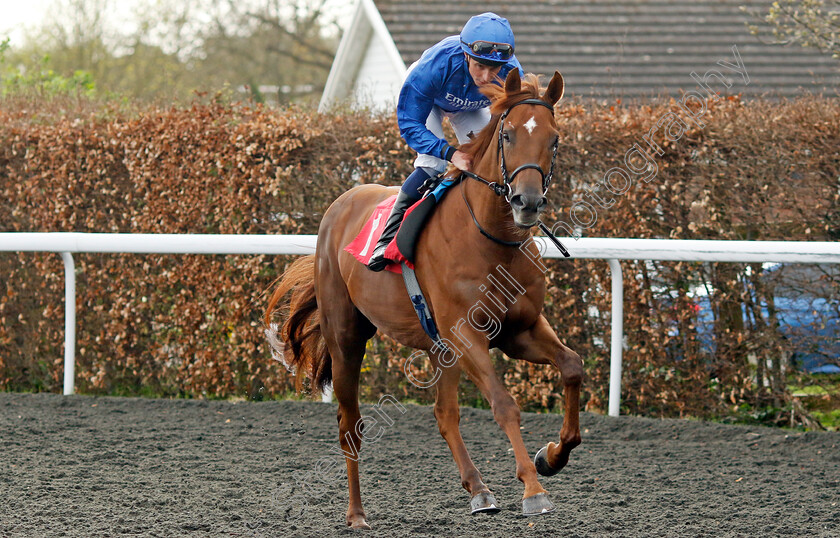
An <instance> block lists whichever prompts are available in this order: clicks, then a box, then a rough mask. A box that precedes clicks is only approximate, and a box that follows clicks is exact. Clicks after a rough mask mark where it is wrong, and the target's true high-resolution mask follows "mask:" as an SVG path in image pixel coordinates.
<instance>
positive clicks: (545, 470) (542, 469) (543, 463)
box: [534, 446, 560, 476]
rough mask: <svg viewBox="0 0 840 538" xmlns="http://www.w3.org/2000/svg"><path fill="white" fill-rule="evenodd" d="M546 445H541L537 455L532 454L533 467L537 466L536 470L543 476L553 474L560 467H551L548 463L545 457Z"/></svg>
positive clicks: (558, 470)
mask: <svg viewBox="0 0 840 538" xmlns="http://www.w3.org/2000/svg"><path fill="white" fill-rule="evenodd" d="M547 448H548V447H545V446H544V447H542V448H541V449H540V450H539V452H537V455H536V456H534V467H536V468H537V472H538V473H540V474H541V475H543V476H554V475H556V474H557V473H559V472H560V469H552V467H551V466H550V465H549V464H548V459H546V450H547Z"/></svg>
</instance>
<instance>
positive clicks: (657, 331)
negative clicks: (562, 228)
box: [0, 98, 840, 416]
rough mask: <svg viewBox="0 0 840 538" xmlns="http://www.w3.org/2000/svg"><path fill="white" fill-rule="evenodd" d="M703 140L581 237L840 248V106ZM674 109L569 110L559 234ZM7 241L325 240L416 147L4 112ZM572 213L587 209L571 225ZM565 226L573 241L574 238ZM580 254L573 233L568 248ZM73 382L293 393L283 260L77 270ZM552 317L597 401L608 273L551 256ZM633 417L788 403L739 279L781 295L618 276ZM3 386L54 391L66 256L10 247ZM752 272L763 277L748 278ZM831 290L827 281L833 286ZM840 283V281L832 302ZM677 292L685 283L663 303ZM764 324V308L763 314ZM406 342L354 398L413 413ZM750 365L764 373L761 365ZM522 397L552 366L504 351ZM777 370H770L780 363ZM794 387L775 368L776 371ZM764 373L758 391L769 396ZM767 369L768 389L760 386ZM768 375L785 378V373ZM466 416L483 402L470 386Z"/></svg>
mask: <svg viewBox="0 0 840 538" xmlns="http://www.w3.org/2000/svg"><path fill="white" fill-rule="evenodd" d="M706 107H707V111H706V113H705V115H704V116H703V119H704V123H705V126H703V127H702V128H701V127H699V126H697V125H696V124H692V123H690V122H686V129H685V132H684V133H683V134H682V136H681V137H680V138H679V139H678V140H676V141H669V140H667V139H666V138H665V136H664V134H663V132H662V131H661V130H657V129H656V128H654V132H655V134H654V139H653V140H654V141H656V142H657V143H658V144H659V145H660V146H661V147H662V148H663V151H664V153H663V155H662V156H661V157H657V158H656V159H655V162H656V164H657V167H658V172H657V174H656V177H655V178H654V179H652V180H651V181H650V182H648V183H646V182H643V181H636V182H635V183H634V185H633V186H632V187H631V188H630V189H629V190H627V192H626V193H624V194H623V195H611V196H612V198H613V199H614V204H613V205H612V206H611V207H609V208H601V207H596V206H594V205H593V207H595V208H596V209H597V217H598V219H597V222H595V223H594V224H593V225H592V226H591V227H589V228H588V229H584V230H583V235H585V236H602V237H659V238H681V239H762V240H769V239H778V240H784V239H792V240H793V239H796V240H829V239H836V238H837V237H838V235H840V211H838V206H839V205H840V201H839V200H838V196H840V194H838V188H837V187H838V177H840V162H839V161H838V153H837V148H838V147H840V107H838V104H837V103H836V102H835V101H830V100H823V99H817V98H803V99H801V100H797V101H784V102H769V101H750V102H742V101H740V100H739V99H737V98H734V99H733V98H730V99H726V100H720V101H718V102H715V101H709V102H707V103H706ZM678 110H679V109H678V108H677V103H676V102H675V101H671V102H664V101H663V102H656V103H642V104H638V103H637V104H622V103H620V102H616V103H606V104H603V103H600V104H599V103H591V102H587V103H584V102H578V103H571V104H566V105H564V106H562V107H561V108H559V110H558V120H559V123H560V126H561V131H562V135H563V145H562V147H561V150H560V152H559V154H558V159H557V166H556V177H557V181H556V184H555V185H554V186H553V188H552V190H551V203H552V207H553V209H552V211H551V212H550V213H549V214H548V215H547V216H546V218H545V219H544V220H545V221H546V222H548V223H557V222H566V223H571V220H570V216H569V210H570V208H571V207H572V204H573V203H575V202H576V201H579V200H588V201H589V203H590V205H592V204H594V202H593V200H594V198H593V197H592V196H591V195H589V194H587V192H588V191H589V192H591V191H592V190H593V189H595V192H596V194H599V196H601V199H602V200H604V199H605V195H606V194H608V193H607V192H606V191H605V189H604V187H603V186H601V187H600V188H599V189H598V188H596V187H595V185H597V184H598V183H599V182H601V181H602V178H603V177H604V175H605V173H606V172H607V171H608V170H610V169H611V168H613V167H617V166H621V165H622V161H623V159H624V155H625V153H626V152H627V151H628V150H629V149H630V148H632V147H633V145H634V144H635V143H637V142H639V143H641V142H642V138H641V137H642V135H644V134H646V133H648V132H649V131H650V129H651V128H652V127H653V126H654V125H656V123H657V121H659V120H660V119H662V118H663V117H665V116H666V115H667V113H668V112H673V111H678ZM0 142H2V144H0V189H2V200H3V209H2V211H0V229H2V230H3V231H78V232H123V233H249V234H250V233H271V234H278V233H316V231H317V225H318V222H319V220H320V216H321V215H322V214H323V212H324V210H325V209H326V207H327V206H328V205H329V203H330V201H332V200H333V199H334V198H336V197H337V196H338V195H339V194H340V193H341V192H343V191H345V190H346V189H348V188H351V187H352V186H353V185H355V184H357V183H366V182H379V183H386V184H398V183H399V182H400V181H401V180H402V178H403V177H404V176H405V175H406V174H407V173H408V172H409V171H410V167H411V161H412V159H413V155H412V153H411V152H410V151H409V150H408V148H407V146H406V145H405V144H404V142H403V141H402V140H401V139H400V138H399V133H398V130H397V128H396V122H395V120H394V118H393V117H392V116H370V115H367V114H363V113H335V114H318V113H315V112H312V111H308V110H302V109H297V108H290V109H284V110H276V109H270V108H263V107H248V106H238V105H226V104H220V103H214V102H210V103H196V104H195V105H194V106H192V107H190V108H186V109H182V108H170V109H165V108H146V109H142V110H139V111H138V110H126V109H125V108H124V107H122V108H121V107H120V106H115V105H91V104H90V103H54V102H44V103H38V102H34V103H33V102H26V101H14V100H6V101H4V102H2V103H0ZM578 215H579V214H578ZM561 233H562V232H561ZM568 246H569V247H570V248H571V249H572V250H573V249H574V240H570V244H569V245H568ZM76 260H77V266H78V304H77V311H78V318H79V323H78V366H77V372H78V373H77V387H78V390H79V391H81V392H87V393H117V394H152V395H178V394H181V395H188V396H199V395H208V396H210V395H212V396H220V397H224V396H230V395H246V396H249V397H255V398H260V397H268V396H275V395H278V394H283V393H286V392H288V391H290V390H291V389H292V386H293V384H292V383H291V381H290V379H289V377H288V374H287V373H286V372H285V370H284V369H283V368H282V366H280V365H279V364H278V363H276V362H274V361H272V360H271V359H270V353H269V351H268V349H267V346H266V343H265V341H264V338H263V334H262V332H263V327H262V326H261V323H260V321H259V317H260V313H261V310H262V307H263V305H264V297H263V292H264V291H265V290H266V288H267V287H268V285H269V284H270V282H271V281H272V280H273V279H274V278H276V277H277V276H278V274H279V273H281V272H282V270H283V267H284V266H285V264H286V263H288V261H289V260H288V259H284V258H271V257H267V256H152V255H147V256H137V255H94V254H81V255H77V256H76ZM549 266H550V273H549V275H548V279H549V292H548V296H547V303H546V313H547V315H548V316H549V318H550V320H551V321H552V323H553V324H554V326H555V327H556V328H557V330H558V333H559V334H560V335H561V338H563V339H564V340H565V341H566V342H568V344H569V345H570V346H571V347H572V348H574V349H575V350H577V351H578V352H579V353H580V354H581V356H582V357H583V358H584V360H585V363H586V368H587V374H588V379H587V381H586V383H585V394H584V404H585V406H586V407H587V408H588V409H599V410H603V409H604V408H605V407H606V392H607V385H608V383H607V375H608V370H609V352H608V343H609V311H610V310H609V301H610V296H609V289H610V284H609V275H608V271H607V267H606V264H605V263H604V262H602V261H583V260H573V261H562V262H550V263H549ZM623 267H624V286H625V294H626V299H625V328H626V342H625V345H626V351H625V367H624V368H625V370H624V371H625V374H624V390H623V399H624V405H625V407H626V410H628V411H631V412H638V413H647V414H656V415H670V416H673V415H684V414H691V415H699V416H708V415H711V414H720V413H727V412H729V411H731V410H732V409H733V408H737V407H738V406H743V405H744V404H748V405H756V404H759V403H761V402H762V401H763V400H767V398H771V399H772V400H773V401H775V402H777V403H779V402H781V403H785V401H787V402H788V403H790V402H789V398H788V399H787V400H785V398H786V397H788V396H789V395H786V393H785V391H784V388H783V383H781V382H780V381H779V375H776V376H775V377H774V376H772V375H769V376H768V375H767V374H771V373H773V372H770V371H769V370H770V369H771V368H770V367H768V371H767V372H765V371H763V370H762V368H764V366H763V364H764V362H763V361H761V360H759V361H758V363H759V366H758V369H759V372H758V373H759V374H760V375H757V373H756V366H754V365H753V366H750V363H749V362H748V361H747V357H748V356H749V355H756V354H758V355H759V356H761V357H766V358H767V359H768V360H771V361H772V360H774V358H775V360H779V359H778V357H779V356H782V355H783V353H784V351H785V350H784V346H785V344H784V342H783V341H782V339H781V337H780V336H779V335H778V334H777V332H775V331H774V329H773V326H772V323H765V324H759V323H757V324H755V326H744V324H743V322H742V321H740V320H741V316H739V315H737V313H736V314H735V315H733V312H736V311H737V312H740V311H741V308H742V305H744V304H746V302H747V301H748V298H746V297H745V296H744V293H743V291H742V290H743V286H744V285H745V284H746V285H749V286H753V288H754V289H756V290H758V291H760V293H762V294H763V295H762V296H763V297H765V298H766V297H772V290H770V289H764V287H766V285H765V284H763V281H762V280H760V279H759V278H757V275H759V274H761V267H760V266H756V267H754V268H753V271H752V273H748V272H746V271H744V270H743V269H744V268H743V266H739V265H733V264H711V265H703V264H697V263H651V262H648V263H642V262H623ZM0 271H2V274H3V279H2V281H0V389H4V390H48V391H57V390H59V388H60V379H61V371H62V369H61V362H62V344H63V322H62V320H63V306H62V301H63V292H62V287H63V274H62V271H61V262H60V259H59V258H58V256H57V255H48V254H2V255H0ZM749 275H752V276H751V277H750V276H749ZM698 282H699V283H703V282H705V283H708V284H710V286H711V288H712V290H713V294H712V302H713V303H712V304H713V307H714V310H715V316H716V321H715V337H716V341H717V348H716V350H715V351H714V352H713V353H709V351H708V350H704V349H703V348H702V346H701V345H700V343H699V340H698V337H697V334H696V330H695V329H696V323H697V319H696V315H697V314H696V311H695V308H694V307H693V300H692V298H691V294H690V293H689V291H690V288H691V287H692V286H694V285H697V283H698ZM830 285H832V286H836V281H832V282H830ZM832 289H836V288H832ZM670 290H675V292H674V293H673V294H672V293H671V292H670ZM759 317H760V316H759ZM406 356H407V351H406V350H401V349H399V348H398V347H397V346H396V345H394V344H393V343H392V342H389V341H387V340H378V341H375V342H372V343H371V345H370V346H369V353H368V355H367V358H366V363H365V374H364V376H365V377H364V381H363V384H364V386H365V387H366V392H365V395H366V396H367V397H368V398H374V399H375V398H378V395H379V394H380V393H381V392H382V391H389V392H392V393H394V394H396V395H397V396H399V397H410V398H415V399H418V400H421V401H430V400H431V399H432V398H433V394H432V393H431V391H427V392H424V391H420V390H417V389H414V388H413V387H412V386H411V385H410V384H408V383H407V381H406V380H405V377H404V375H403V373H402V368H401V366H402V364H403V362H404V360H405V357H406ZM754 362H755V361H754ZM496 363H497V369H498V371H499V373H500V375H502V376H504V377H505V379H506V381H507V383H508V385H509V386H510V387H511V388H512V391H513V393H514V395H515V397H516V398H517V399H518V400H519V401H520V403H522V404H525V405H526V407H529V408H534V409H537V408H553V407H555V406H557V404H558V398H559V397H560V395H561V393H562V385H561V383H560V381H559V379H558V376H557V374H556V373H555V372H553V371H550V370H548V369H546V368H539V367H535V366H533V365H526V364H520V363H518V362H515V361H509V360H503V359H502V358H501V357H497V361H496ZM773 364H775V363H773ZM775 373H776V374H781V370H779V371H778V372H775ZM756 377H757V378H758V384H756ZM764 377H768V378H769V379H770V381H768V382H766V383H765V381H764V379H763V378H764ZM774 380H775V381H774ZM462 396H463V398H464V400H463V401H465V402H468V403H476V402H479V401H480V397H479V395H478V394H477V393H476V391H475V389H474V388H473V387H471V386H465V387H464V389H463V395H462Z"/></svg>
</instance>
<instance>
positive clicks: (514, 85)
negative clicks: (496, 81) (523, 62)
mask: <svg viewBox="0 0 840 538" xmlns="http://www.w3.org/2000/svg"><path fill="white" fill-rule="evenodd" d="M521 88H522V79H521V78H519V69H511V70H510V73H508V74H507V78H506V79H505V93H506V94H508V95H510V94H512V93H516V92H518V91H519V90H520V89H521Z"/></svg>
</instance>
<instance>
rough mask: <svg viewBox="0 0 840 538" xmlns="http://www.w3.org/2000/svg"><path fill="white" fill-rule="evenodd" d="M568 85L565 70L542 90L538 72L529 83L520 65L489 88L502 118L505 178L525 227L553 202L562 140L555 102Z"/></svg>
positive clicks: (494, 107)
mask: <svg viewBox="0 0 840 538" xmlns="http://www.w3.org/2000/svg"><path fill="white" fill-rule="evenodd" d="M489 86H495V85H489ZM563 89H564V84H563V76H562V75H560V73H559V72H556V71H555V73H554V76H553V77H552V78H551V82H549V84H548V88H546V90H545V92H544V93H542V94H540V86H539V83H538V81H537V78H536V76H534V75H528V76H527V77H526V79H525V81H524V82H523V81H522V80H521V79H520V77H519V71H518V70H517V69H514V70H512V71H511V72H510V73H509V74H508V76H507V79H506V80H505V84H504V87H503V88H502V87H496V89H495V90H490V91H489V92H488V94H489V95H488V96H489V97H490V99H491V101H492V103H493V104H492V105H491V108H490V111H491V112H492V114H493V115H494V117H496V116H498V118H499V119H498V124H497V126H496V129H497V132H498V140H499V142H498V151H499V165H500V168H501V176H502V177H501V181H503V182H504V183H505V184H507V200H508V202H510V207H511V209H512V213H513V221H514V223H515V224H516V225H517V226H519V227H521V228H530V227H531V226H534V225H535V224H536V223H537V221H538V220H539V217H540V214H541V213H542V211H543V210H544V209H545V207H546V204H547V199H546V197H545V193H546V191H547V189H548V185H549V182H550V181H551V174H552V170H551V168H552V166H553V164H554V156H555V154H556V152H557V144H558V132H557V124H556V123H555V120H554V105H555V104H556V103H557V101H559V100H560V98H561V97H563ZM491 123H492V122H491Z"/></svg>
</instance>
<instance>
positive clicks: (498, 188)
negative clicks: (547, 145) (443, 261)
mask: <svg viewBox="0 0 840 538" xmlns="http://www.w3.org/2000/svg"><path fill="white" fill-rule="evenodd" d="M518 105H540V106H544V107H546V108H547V109H549V110H551V113H552V115H553V114H554V107H553V106H551V105H550V104H548V103H546V102H545V101H543V100H542V99H525V100H523V101H519V102H518V103H514V104H513V105H511V106H510V108H508V109H507V110H505V111H504V113H502V116H501V118H499V137H498V138H499V168H501V171H502V180H503V181H504V183H496V182H495V181H488V180H486V179H484V178H483V177H481V176H479V175H477V174H474V173H472V172H467V171H465V170H462V171H461V174H463V175H465V176H467V177H469V178H470V179H474V180H476V181H478V182H480V183H484V184H485V185H487V186H488V187H489V188H490V189H491V190H492V191H493V192H494V193H496V194H497V195H498V196H504V198H505V200H506V201H507V203H508V204H510V195H511V194H512V192H513V189H512V188H511V186H510V184H511V183H513V180H514V179H516V175H517V174H519V173H520V172H522V171H524V170H536V171H537V172H539V173H540V177H541V178H542V186H543V196H545V193H547V192H548V187H549V186H550V185H551V179H552V177H553V175H554V160H555V158H556V157H557V147H558V145H559V140H555V141H554V148H553V150H552V153H551V164H550V165H549V168H548V174H546V173H545V171H544V170H543V169H542V167H541V166H540V165H539V164H537V163H526V164H523V165H521V166H519V167H517V168H516V169H515V170H514V171H513V173H512V174H510V175H508V172H507V166H506V164H505V145H504V139H503V134H504V127H505V118H507V115H508V114H509V113H510V111H511V110H513V108H514V107H515V106H518ZM461 193H462V195H463V196H464V202H466V204H467V209H469V211H470V216H472V219H473V222H474V223H475V225H476V226H477V227H478V230H479V231H480V232H481V234H482V235H484V236H485V237H487V238H488V239H491V240H493V241H494V242H496V243H498V244H500V245H505V246H511V247H518V246H520V245H522V244H523V243H524V241H505V240H504V239H499V238H498V237H495V236H493V235H491V234H490V232H488V231H487V230H485V229H484V228H482V227H481V224H479V223H478V219H476V218H475V213H473V210H472V207H470V203H469V202H468V201H467V196H466V193H464V189H463V186H462V187H461ZM537 225H538V226H539V228H540V230H542V231H543V232H544V233H545V234H546V235H547V236H548V238H549V239H551V241H552V242H553V243H554V245H555V246H556V247H557V248H558V250H560V252H561V253H562V254H563V256H564V257H566V258H568V257H569V251H567V250H566V248H565V247H564V246H563V244H562V243H561V242H560V241H559V240H558V239H557V238H556V237H555V236H554V234H553V233H551V230H549V228H548V226H546V225H545V223H543V222H542V221H541V220H540V221H537Z"/></svg>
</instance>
